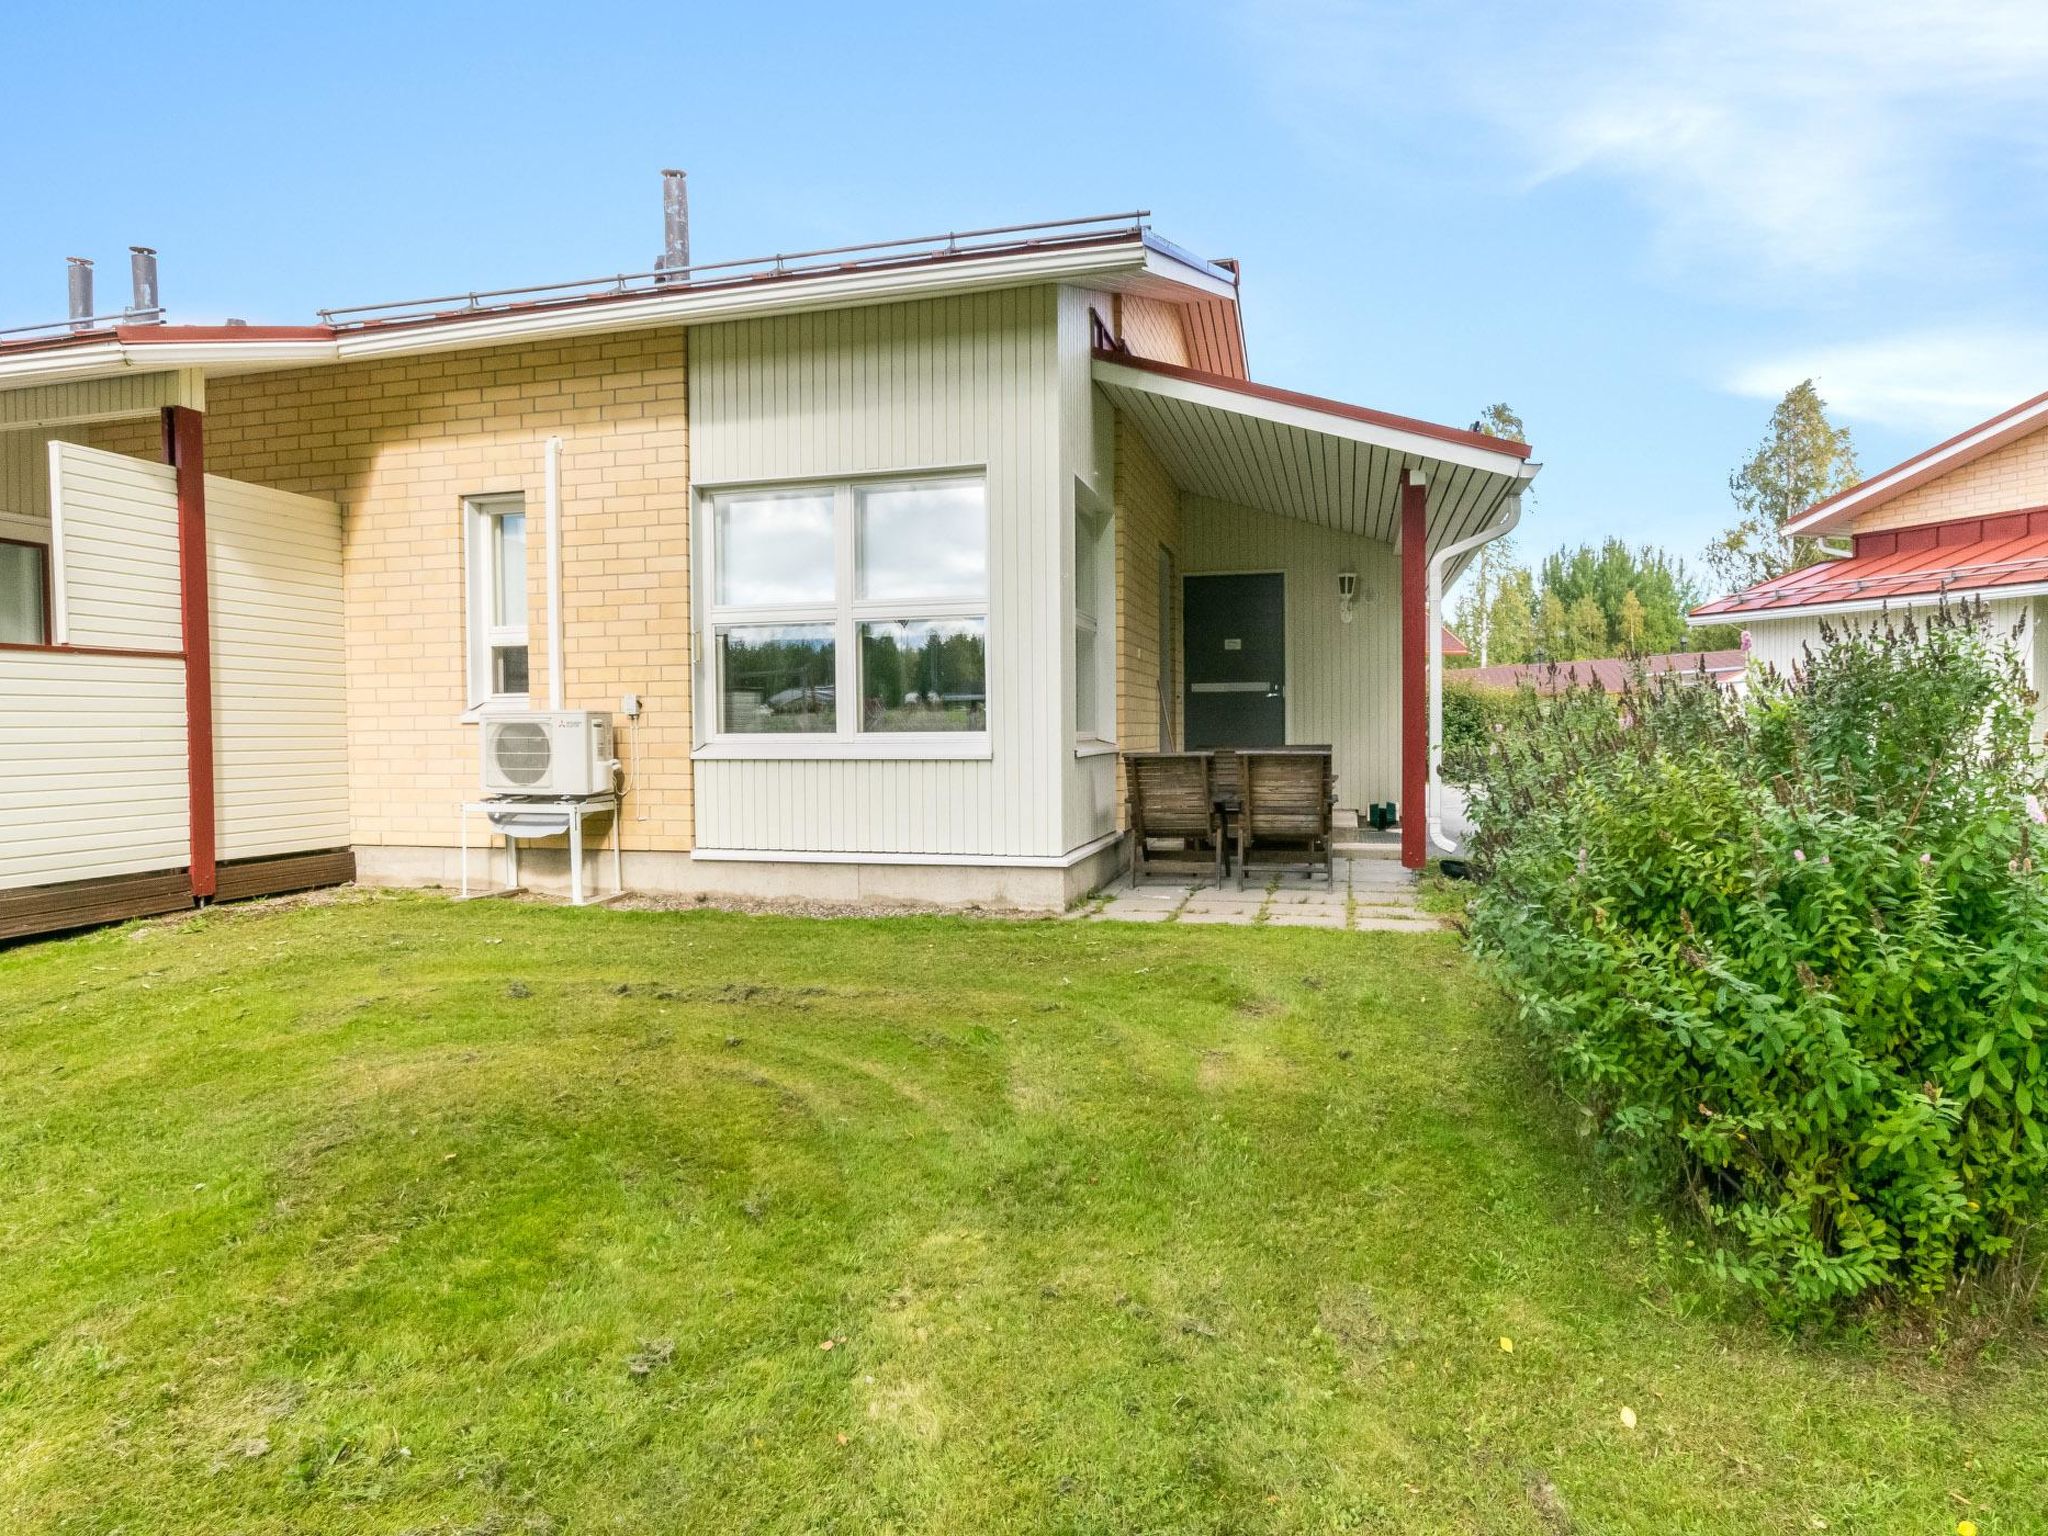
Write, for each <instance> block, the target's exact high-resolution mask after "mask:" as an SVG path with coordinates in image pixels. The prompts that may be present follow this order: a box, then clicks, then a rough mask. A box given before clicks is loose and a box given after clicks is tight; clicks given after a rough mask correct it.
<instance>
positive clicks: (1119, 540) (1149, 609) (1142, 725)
mask: <svg viewBox="0 0 2048 1536" xmlns="http://www.w3.org/2000/svg"><path fill="white" fill-rule="evenodd" d="M1162 548H1164V549H1165V550H1166V551H1167V552H1168V553H1169V554H1171V555H1172V556H1173V561H1174V571H1175V575H1176V578H1177V577H1178V574H1179V571H1180V568H1181V516H1180V491H1179V490H1178V488H1177V487H1176V486H1175V485H1174V483H1173V480H1172V477H1171V476H1169V475H1168V474H1167V472H1166V466H1165V465H1164V464H1161V463H1160V462H1159V456H1158V455H1157V454H1155V453H1153V451H1152V449H1151V446H1150V445H1149V444H1147V443H1146V441H1145V439H1144V438H1143V437H1142V436H1140V435H1139V433H1138V430H1137V428H1136V427H1134V426H1133V425H1132V424H1131V421H1130V418H1129V417H1127V416H1125V415H1124V414H1123V413H1122V412H1121V411H1119V412H1118V413H1117V417H1116V614H1117V647H1116V729H1117V742H1118V744H1119V745H1120V746H1121V747H1122V748H1123V750H1125V751H1126V752H1154V751H1157V750H1159V748H1160V747H1161V746H1162V745H1163V743H1162V742H1161V741H1160V739H1159V677H1160V665H1159V663H1160V654H1159V620H1160V614H1159V551H1160V550H1161V549H1162ZM1177 584H1178V583H1177V581H1176V585H1177ZM1168 617H1169V618H1170V619H1171V621H1172V630H1171V633H1172V634H1173V635H1175V636H1176V637H1177V636H1178V635H1179V633H1180V620H1179V615H1178V614H1177V613H1176V614H1172V615H1169V616H1168ZM1174 643H1175V649H1176V651H1177V650H1178V648H1179V641H1178V639H1177V638H1176V640H1175V642H1174ZM1174 675H1175V676H1176V677H1178V676H1179V675H1180V669H1179V667H1178V666H1176V667H1175V668H1174ZM1176 693H1178V689H1176ZM1180 714H1181V710H1180V700H1179V698H1178V697H1176V698H1174V699H1173V701H1172V718H1173V720H1174V721H1175V726H1174V735H1175V745H1176V746H1178V745H1179V744H1180V741H1179V736H1180V726H1179V720H1180ZM1116 803H1117V824H1118V825H1119V826H1122V825H1124V824H1125V819H1126V818H1125V807H1124V787H1123V768H1122V765H1121V763H1119V765H1118V768H1117V796H1116Z"/></svg>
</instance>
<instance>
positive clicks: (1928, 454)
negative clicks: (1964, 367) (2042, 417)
mask: <svg viewBox="0 0 2048 1536" xmlns="http://www.w3.org/2000/svg"><path fill="white" fill-rule="evenodd" d="M2044 401H2048V390H2043V391H2042V392H2041V393H2040V394H2038V395H2035V396H2034V397H2033V398H2032V399H2030V400H2022V401H2021V402H2020V403H2019V404H2018V405H2015V406H2011V407H2009V408H2007V409H2006V410H2003V411H2000V412H1999V413H1998V414H1997V415H1995V416H1988V417H1986V418H1985V419H1984V420H1983V421H1980V422H1978V423H1977V424H1976V425H1975V426H1974V427H1965V428H1963V430H1962V431H1960V432H1958V433H1956V434H1955V435H1954V436H1952V437H1945V438H1943V439H1942V440H1941V441H1940V442H1938V443H1936V444H1935V445H1934V446H1933V447H1932V448H1923V449H1921V450H1920V451H1919V452H1918V453H1916V454H1913V455H1912V456H1911V457H1910V458H1904V459H1901V460H1899V462H1898V463H1896V464H1894V465H1892V467H1891V468H1890V469H1881V470H1879V471H1878V472H1877V473H1876V474H1874V475H1868V476H1865V477H1864V478H1863V479H1861V480H1859V481H1857V482H1856V483H1855V484H1854V485H1852V486H1850V487H1849V488H1848V489H1846V490H1841V491H1837V492H1835V494H1834V495H1832V496H1823V497H1822V498H1821V499H1820V500H1819V501H1816V502H1815V503H1814V504H1813V505H1812V506H1810V507H1808V508H1807V509H1806V510H1805V511H1804V512H1802V513H1800V514H1799V516H1798V517H1796V518H1794V519H1793V521H1794V522H1799V523H1803V522H1805V521H1806V520H1807V519H1808V518H1810V517H1812V516H1813V515H1814V514H1815V513H1818V512H1825V511H1826V510H1827V509H1828V508H1829V507H1832V506H1833V505H1834V504H1835V503H1836V502H1838V501H1841V500H1842V499H1843V498H1844V497H1847V496H1854V495H1855V494H1856V493H1857V492H1858V491H1861V490H1866V489H1868V487H1869V486H1870V484H1871V483H1872V482H1873V481H1877V480H1883V479H1886V478H1887V477H1889V476H1891V475H1896V474H1898V473H1900V472H1901V471H1902V470H1908V469H1911V468H1912V467H1913V466H1914V465H1916V464H1922V463H1925V462H1926V461H1927V460H1929V459H1932V458H1934V457H1935V456H1936V455H1938V454H1941V453H1945V452H1947V451H1948V450H1949V449H1951V448H1953V447H1955V446H1956V444H1958V443H1960V442H1962V441H1964V440H1965V439H1967V438H1971V437H1975V436H1976V435H1977V434H1978V433H1979V432H1983V431H1986V430H1988V429H1989V428H1992V427H1995V426H1997V425H1999V423H2001V422H2006V421H2011V420H2012V419H2013V418H2014V417H2015V416H2021V415H2024V414H2025V413H2026V412H2028V411H2031V410H2032V409H2034V407H2035V406H2037V405H2040V404H2042V403H2043V402H2044ZM2044 425H2048V423H2044ZM2003 446H2004V444H2003V443H2001V442H1998V441H1996V440H1987V441H1986V442H1985V443H1983V444H1982V445H1981V446H1980V447H1979V449H1978V450H1977V452H1975V453H1973V454H1971V455H1970V456H1969V457H1968V458H1963V459H1958V460H1957V461H1956V462H1955V464H1954V465H1953V466H1951V467H1953V468H1956V469H1960V468H1962V466H1963V465H1965V464H1969V463H1972V462H1973V461H1975V460H1977V459H1979V458H1982V457H1983V456H1984V455H1985V454H1987V453H1989V452H1991V451H1992V450H1993V449H1994V448H2000V447H2003ZM1913 488H1914V487H1913V486H1910V485H1896V486H1886V487H1885V488H1884V489H1883V490H1882V491H1878V492H1876V493H1874V494H1873V495H1872V496H1871V498H1870V502H1869V505H1871V506H1872V507H1881V506H1883V505H1884V504H1885V503H1886V502H1888V501H1890V500H1892V499H1893V498H1894V497H1897V496H1903V495H1904V494H1905V493H1906V492H1907V491H1909V490H1912V489H1913Z"/></svg>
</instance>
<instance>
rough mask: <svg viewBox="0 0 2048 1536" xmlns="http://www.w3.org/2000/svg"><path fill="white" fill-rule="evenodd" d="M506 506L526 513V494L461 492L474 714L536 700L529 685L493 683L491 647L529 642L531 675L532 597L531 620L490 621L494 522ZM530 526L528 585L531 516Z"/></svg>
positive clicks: (529, 673)
mask: <svg viewBox="0 0 2048 1536" xmlns="http://www.w3.org/2000/svg"><path fill="white" fill-rule="evenodd" d="M508 512H517V513H518V514H519V515H520V516H521V517H526V516H527V508H526V498H525V496H524V495H522V494H521V493H520V492H518V491H508V492H498V493H492V494H489V495H476V496H465V497H463V498H462V563H463V590H464V594H465V613H464V631H465V635H466V645H465V649H466V651H467V653H468V654H467V658H466V659H467V663H468V668H469V717H470V718H472V719H474V718H475V717H477V716H478V715H482V714H485V713H487V712H489V711H491V710H494V709H529V708H531V707H532V704H533V692H532V689H531V688H530V687H529V689H528V690H527V691H526V692H525V693H497V692H494V691H493V690H492V687H491V679H492V668H491V653H492V652H493V651H494V650H498V649H501V648H503V647H506V646H515V645H517V646H524V647H526V666H527V677H528V680H529V682H530V681H531V679H532V676H533V643H532V627H533V626H532V623H531V620H532V617H533V605H532V603H531V601H530V600H529V602H528V604H527V618H528V621H529V622H527V623H525V624H493V623H492V622H491V615H492V601H493V595H494V594H495V593H496V591H497V575H498V573H497V569H496V562H497V554H498V541H497V534H496V524H497V519H499V518H501V517H503V516H504V515H505V514H507V513H508ZM526 531H527V535H528V539H527V554H528V566H527V574H528V577H529V585H530V578H531V575H532V561H531V557H532V551H533V543H532V533H533V524H532V521H531V519H529V520H528V522H527V525H526Z"/></svg>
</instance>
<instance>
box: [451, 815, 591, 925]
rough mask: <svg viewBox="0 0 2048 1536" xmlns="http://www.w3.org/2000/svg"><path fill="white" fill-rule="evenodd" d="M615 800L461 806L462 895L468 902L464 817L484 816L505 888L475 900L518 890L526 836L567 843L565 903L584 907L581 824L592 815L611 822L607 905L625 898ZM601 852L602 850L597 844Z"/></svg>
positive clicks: (487, 859) (466, 824)
mask: <svg viewBox="0 0 2048 1536" xmlns="http://www.w3.org/2000/svg"><path fill="white" fill-rule="evenodd" d="M618 811H619V797H618V796H617V795H585V796H581V797H576V798H566V799H556V798H550V797H546V796H528V795H497V796H494V797H492V798H491V799H488V800H470V801H466V802H464V804H463V807H462V818H461V820H462V831H461V840H462V895H463V898H464V899H465V900H467V899H468V898H469V818H470V817H472V816H475V815H479V814H480V815H482V816H484V817H486V818H487V819H488V820H489V821H490V824H491V830H492V831H494V832H496V833H497V834H498V835H499V836H500V837H502V838H504V839H505V884H504V885H503V886H502V887H501V888H499V889H498V890H495V891H483V892H479V893H478V894H479V895H486V896H502V895H506V894H509V893H510V892H512V891H516V890H518V889H519V844H520V842H521V841H522V840H523V839H525V838H529V837H561V836H562V835H564V834H565V833H566V834H567V835H568V838H569V904H570V905H571V906H574V907H580V906H583V905H585V904H586V903H585V900H584V895H583V823H584V822H585V821H586V820H588V819H589V818H590V817H592V816H602V815H607V814H609V815H610V816H611V818H612V829H611V846H612V894H611V895H610V896H607V897H603V898H601V899H602V900H606V901H610V900H614V899H616V898H617V897H619V896H622V895H624V894H625V890H626V882H625V873H624V868H623V860H622V858H621V855H620V850H619V816H618ZM600 851H602V845H600ZM484 866H485V871H484V872H485V874H486V875H488V874H489V872H490V849H489V847H488V845H486V847H485V849H484Z"/></svg>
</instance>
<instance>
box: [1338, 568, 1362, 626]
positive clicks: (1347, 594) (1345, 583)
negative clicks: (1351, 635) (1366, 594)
mask: <svg viewBox="0 0 2048 1536" xmlns="http://www.w3.org/2000/svg"><path fill="white" fill-rule="evenodd" d="M1357 602H1358V572H1356V571H1339V572H1338V573H1337V617H1338V618H1340V619H1342V620H1343V621H1344V622H1345V623H1346V624H1349V623H1350V622H1351V610H1352V607H1353V606H1354V605H1355V604H1356V603H1357Z"/></svg>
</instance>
